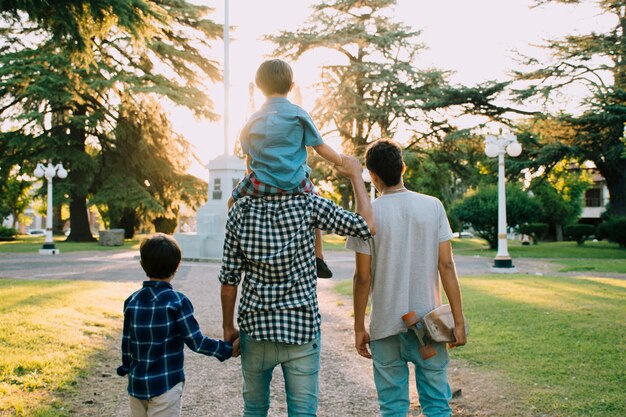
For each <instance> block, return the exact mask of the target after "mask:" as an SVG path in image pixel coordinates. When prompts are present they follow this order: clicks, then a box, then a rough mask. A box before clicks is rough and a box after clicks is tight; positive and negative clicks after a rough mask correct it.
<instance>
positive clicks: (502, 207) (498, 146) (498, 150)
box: [485, 135, 522, 272]
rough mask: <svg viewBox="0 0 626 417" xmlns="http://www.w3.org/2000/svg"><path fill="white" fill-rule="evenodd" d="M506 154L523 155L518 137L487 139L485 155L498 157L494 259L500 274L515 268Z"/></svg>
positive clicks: (506, 136)
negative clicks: (509, 235) (508, 213)
mask: <svg viewBox="0 0 626 417" xmlns="http://www.w3.org/2000/svg"><path fill="white" fill-rule="evenodd" d="M505 153H507V154H509V155H510V156H512V157H516V156H519V155H520V154H521V153H522V145H520V143H519V142H518V141H517V137H516V136H515V135H504V136H498V137H496V136H493V135H488V136H487V138H486V139H485V154H486V155H487V156H488V157H490V158H494V157H496V156H497V157H498V253H497V254H496V258H495V259H494V263H493V269H494V270H495V271H499V272H508V271H511V268H513V261H512V260H511V257H510V256H509V248H508V242H507V233H506V191H505V187H504V183H505V176H504V154H505Z"/></svg>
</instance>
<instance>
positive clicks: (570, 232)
mask: <svg viewBox="0 0 626 417" xmlns="http://www.w3.org/2000/svg"><path fill="white" fill-rule="evenodd" d="M595 231H596V228H595V227H593V226H592V225H590V224H573V225H571V226H567V227H565V236H567V237H568V238H570V239H572V240H575V241H576V243H578V245H579V246H580V245H582V244H583V243H585V240H587V238H588V237H589V236H592V235H593V234H594V233H595Z"/></svg>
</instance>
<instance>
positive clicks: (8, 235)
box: [0, 226, 17, 240]
mask: <svg viewBox="0 0 626 417" xmlns="http://www.w3.org/2000/svg"><path fill="white" fill-rule="evenodd" d="M16 235H17V230H15V229H13V228H12V227H4V226H0V240H13V239H14V238H15V236H16Z"/></svg>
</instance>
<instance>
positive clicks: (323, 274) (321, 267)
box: [315, 258, 333, 278]
mask: <svg viewBox="0 0 626 417" xmlns="http://www.w3.org/2000/svg"><path fill="white" fill-rule="evenodd" d="M315 266H316V267H317V277H318V278H332V277H333V272H332V271H331V270H330V268H328V265H326V262H324V260H323V259H322V258H315Z"/></svg>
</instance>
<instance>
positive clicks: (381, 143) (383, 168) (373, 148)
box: [365, 139, 404, 187]
mask: <svg viewBox="0 0 626 417" xmlns="http://www.w3.org/2000/svg"><path fill="white" fill-rule="evenodd" d="M365 166H366V167H367V169H369V170H370V171H372V172H373V173H375V174H376V175H378V176H379V177H380V179H381V180H382V181H383V182H384V183H385V185H386V186H388V187H391V186H393V185H396V184H398V183H400V180H401V179H402V170H403V169H404V162H403V161H402V148H401V147H400V145H398V144H397V143H396V142H394V141H392V140H386V139H381V140H377V141H376V142H374V143H372V144H371V145H370V146H369V147H368V148H367V151H366V152H365Z"/></svg>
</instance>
